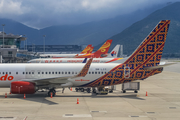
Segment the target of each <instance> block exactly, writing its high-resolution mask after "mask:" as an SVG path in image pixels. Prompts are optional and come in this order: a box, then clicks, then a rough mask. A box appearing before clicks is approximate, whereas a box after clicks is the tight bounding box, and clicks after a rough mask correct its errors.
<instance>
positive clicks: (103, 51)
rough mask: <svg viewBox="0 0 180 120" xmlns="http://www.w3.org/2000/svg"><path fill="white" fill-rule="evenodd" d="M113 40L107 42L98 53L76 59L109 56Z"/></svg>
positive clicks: (78, 56) (79, 56)
mask: <svg viewBox="0 0 180 120" xmlns="http://www.w3.org/2000/svg"><path fill="white" fill-rule="evenodd" d="M111 43H112V40H107V41H106V42H105V43H104V44H103V45H102V46H101V47H100V48H99V49H98V50H97V51H96V52H94V53H89V54H84V55H77V56H75V58H92V57H93V58H103V57H107V56H108V50H109V47H110V46H111Z"/></svg>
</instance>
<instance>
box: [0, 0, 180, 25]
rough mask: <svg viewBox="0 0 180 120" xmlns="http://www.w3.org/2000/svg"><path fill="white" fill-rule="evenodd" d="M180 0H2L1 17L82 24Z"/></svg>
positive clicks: (36, 23) (63, 23)
mask: <svg viewBox="0 0 180 120" xmlns="http://www.w3.org/2000/svg"><path fill="white" fill-rule="evenodd" d="M176 1H180V0H0V18H9V19H13V20H16V21H19V22H22V23H24V24H26V25H28V26H31V27H34V28H43V27H46V26H51V25H57V24H59V25H65V24H81V23H85V22H90V21H95V20H102V19H107V18H112V17H115V16H117V15H123V14H128V13H131V12H133V11H136V10H139V9H141V10H143V9H145V8H148V7H152V6H154V5H159V4H165V3H168V2H176Z"/></svg>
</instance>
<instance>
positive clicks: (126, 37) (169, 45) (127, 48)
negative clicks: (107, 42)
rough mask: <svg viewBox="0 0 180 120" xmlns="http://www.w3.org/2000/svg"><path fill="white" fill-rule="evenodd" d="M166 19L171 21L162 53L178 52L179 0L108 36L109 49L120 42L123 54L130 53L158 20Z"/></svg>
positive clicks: (179, 49) (179, 38) (179, 36)
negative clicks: (109, 40) (110, 41)
mask: <svg viewBox="0 0 180 120" xmlns="http://www.w3.org/2000/svg"><path fill="white" fill-rule="evenodd" d="M166 19H167V20H171V23H170V27H169V32H168V35H167V39H166V43H165V48H164V54H168V53H169V54H170V53H180V47H179V46H180V2H176V3H174V4H171V5H169V6H167V7H164V8H162V9H159V10H157V11H155V12H153V13H152V14H150V15H149V16H147V17H146V18H144V19H142V20H140V21H138V22H136V23H134V24H133V25H131V26H130V27H128V28H126V29H125V30H123V31H122V32H121V33H119V34H116V35H114V36H112V37H110V38H109V39H113V42H112V45H111V48H110V50H111V49H112V48H113V47H114V46H115V45H116V44H121V45H123V48H124V49H123V50H124V54H127V55H130V54H131V53H132V52H133V51H134V50H135V49H136V48H137V47H138V46H139V44H140V43H141V42H142V41H143V40H144V39H145V37H147V35H148V34H149V33H150V32H151V31H152V30H153V28H154V27H155V26H156V25H157V24H158V22H159V21H161V20H166ZM102 44H103V43H101V44H99V45H98V46H96V48H99V47H100V46H101V45H102Z"/></svg>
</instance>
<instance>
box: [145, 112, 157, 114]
mask: <svg viewBox="0 0 180 120" xmlns="http://www.w3.org/2000/svg"><path fill="white" fill-rule="evenodd" d="M146 113H147V114H155V112H146Z"/></svg>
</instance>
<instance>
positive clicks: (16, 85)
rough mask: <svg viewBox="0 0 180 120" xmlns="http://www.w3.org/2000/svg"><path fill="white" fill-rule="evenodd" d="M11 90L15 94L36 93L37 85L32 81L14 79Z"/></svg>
mask: <svg viewBox="0 0 180 120" xmlns="http://www.w3.org/2000/svg"><path fill="white" fill-rule="evenodd" d="M10 91H11V93H13V94H34V93H35V92H36V87H35V83H32V82H25V81H14V82H11V87H10Z"/></svg>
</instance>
